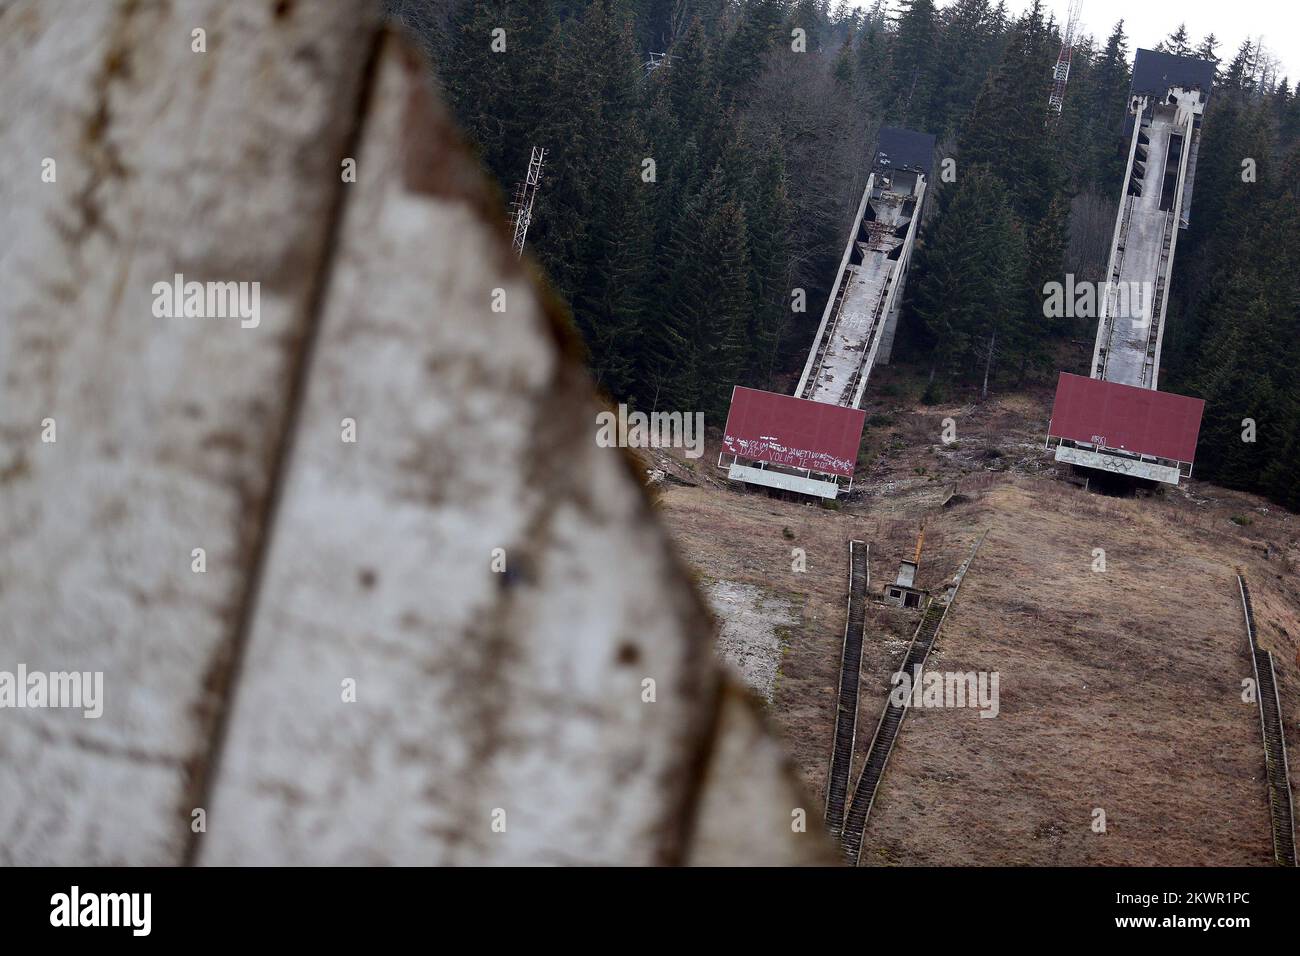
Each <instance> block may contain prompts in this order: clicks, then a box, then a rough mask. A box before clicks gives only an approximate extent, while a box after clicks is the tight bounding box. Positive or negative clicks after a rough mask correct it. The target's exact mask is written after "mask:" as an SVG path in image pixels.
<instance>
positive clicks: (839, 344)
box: [795, 127, 934, 408]
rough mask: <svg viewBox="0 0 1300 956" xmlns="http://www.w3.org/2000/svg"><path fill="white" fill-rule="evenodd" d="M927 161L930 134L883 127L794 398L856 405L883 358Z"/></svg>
mask: <svg viewBox="0 0 1300 956" xmlns="http://www.w3.org/2000/svg"><path fill="white" fill-rule="evenodd" d="M933 163H934V137H933V136H931V135H930V134H928V133H914V132H912V131H911V130H906V129H895V128H892V127H885V128H884V129H882V130H881V131H880V146H879V149H878V150H877V151H876V156H875V160H874V162H873V163H872V166H871V175H870V177H869V178H868V179H867V188H866V189H865V190H863V193H862V201H861V202H860V203H859V204H858V215H857V218H856V219H855V220H854V222H855V223H856V225H855V227H854V231H853V233H852V234H851V235H850V236H849V241H848V245H847V246H845V249H844V255H843V257H842V258H841V259H840V272H839V276H838V277H837V278H836V280H835V287H834V288H833V289H832V290H831V295H830V298H829V299H827V300H826V309H825V311H824V312H823V313H822V321H821V325H820V326H819V327H818V329H817V338H816V339H815V340H814V341H813V347H812V350H811V351H810V352H809V353H808V361H807V363H805V365H804V370H803V376H802V377H801V378H800V379H799V385H798V387H797V388H796V389H795V395H796V396H798V397H799V398H806V399H809V400H811V401H814V402H831V403H833V404H835V405H844V406H846V407H849V408H857V407H858V406H859V405H860V404H861V403H862V392H863V389H865V388H866V385H867V379H868V377H869V376H870V375H871V369H872V368H873V367H874V365H875V363H876V362H880V363H882V364H884V363H886V362H888V361H889V354H890V352H891V351H892V350H893V345H894V331H895V329H896V328H897V326H898V305H899V301H900V299H901V296H902V291H903V283H904V282H905V281H906V278H907V267H908V264H909V262H910V260H911V256H912V245H913V243H914V242H915V239H916V229H917V224H918V223H919V222H920V218H921V203H922V202H923V200H924V199H925V192H926V187H927V185H928V183H929V178H930V173H931V169H932V167H933Z"/></svg>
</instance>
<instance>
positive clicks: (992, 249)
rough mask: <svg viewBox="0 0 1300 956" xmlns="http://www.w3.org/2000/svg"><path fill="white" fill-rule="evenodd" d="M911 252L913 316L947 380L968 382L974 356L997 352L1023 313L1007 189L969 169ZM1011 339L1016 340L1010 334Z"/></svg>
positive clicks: (1017, 242) (975, 370) (982, 172)
mask: <svg viewBox="0 0 1300 956" xmlns="http://www.w3.org/2000/svg"><path fill="white" fill-rule="evenodd" d="M946 192H947V193H948V195H947V197H945V200H946V201H945V203H944V208H942V209H941V210H940V212H939V214H938V215H937V216H936V218H935V220H934V226H933V228H932V229H930V230H928V232H929V233H930V234H929V235H927V238H926V242H925V244H924V246H923V247H922V248H921V250H920V251H919V252H918V253H917V258H918V262H917V273H918V275H919V281H918V282H917V285H916V292H915V295H914V301H913V311H914V313H915V315H916V317H917V319H919V321H920V323H921V325H922V328H923V330H924V333H925V339H926V340H927V341H928V343H929V344H930V345H931V347H932V349H933V360H934V363H935V365H936V366H937V368H938V369H940V370H941V371H943V372H944V373H945V374H947V375H960V376H962V377H964V378H966V379H967V380H973V379H974V378H975V377H976V376H977V375H978V374H981V373H982V371H983V368H982V366H979V367H977V363H976V358H977V353H979V352H980V351H982V350H985V349H988V348H989V347H990V342H991V341H992V342H993V345H992V347H993V348H996V342H995V340H996V338H997V337H999V334H1000V336H1001V338H1002V339H1003V341H1004V342H1005V341H1006V339H1007V337H1008V335H1009V334H1011V333H1012V332H1013V328H1014V326H1013V321H1012V320H1013V318H1014V317H1015V316H1016V315H1017V314H1022V313H1023V302H1022V297H1021V296H1020V295H1019V294H1018V290H1019V289H1020V288H1021V283H1022V272H1021V270H1022V268H1023V266H1022V251H1021V250H1022V246H1021V240H1020V237H1019V235H1018V234H1017V231H1016V227H1015V224H1014V220H1013V217H1012V215H1011V211H1010V209H1009V207H1008V203H1007V195H1006V189H1005V188H1004V187H1003V185H1002V183H1001V182H1000V181H999V180H998V178H997V177H996V176H994V175H993V174H992V173H990V172H989V171H988V170H986V169H983V168H980V167H976V168H974V169H967V170H966V172H965V174H964V175H963V176H962V178H961V179H960V180H959V182H958V183H957V184H956V185H955V186H953V187H950V188H949V189H948V190H947V191H946ZM1013 337H1014V336H1013Z"/></svg>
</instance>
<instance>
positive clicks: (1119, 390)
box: [1047, 372, 1205, 462]
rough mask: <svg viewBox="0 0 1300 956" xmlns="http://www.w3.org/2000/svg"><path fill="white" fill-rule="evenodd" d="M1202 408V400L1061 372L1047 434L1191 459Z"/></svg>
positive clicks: (1194, 456) (1192, 458)
mask: <svg viewBox="0 0 1300 956" xmlns="http://www.w3.org/2000/svg"><path fill="white" fill-rule="evenodd" d="M1204 411H1205V402H1204V401H1202V400H1201V399H1199V398H1188V397H1187V396H1185V395H1174V394H1173V393H1171V392H1157V391H1154V390H1152V389H1149V388H1136V387H1134V386H1132V385H1118V384H1116V383H1114V382H1103V381H1102V380H1101V379H1096V378H1084V377H1083V376H1082V375H1071V374H1069V373H1068V372H1062V373H1061V377H1060V379H1058V381H1057V383H1056V403H1055V404H1054V405H1053V406H1052V423H1051V424H1050V425H1049V426H1048V429H1047V433H1048V434H1049V435H1051V436H1053V437H1056V438H1069V439H1073V440H1074V441H1084V442H1091V443H1093V444H1096V445H1105V446H1106V447H1108V448H1121V449H1123V450H1125V451H1132V452H1138V453H1141V454H1144V455H1155V456H1157V457H1160V458H1171V459H1173V460H1175V461H1185V462H1191V461H1193V460H1194V459H1195V458H1196V436H1197V435H1198V434H1200V431H1201V414H1202V413H1203V412H1204Z"/></svg>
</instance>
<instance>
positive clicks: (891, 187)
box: [718, 127, 935, 498]
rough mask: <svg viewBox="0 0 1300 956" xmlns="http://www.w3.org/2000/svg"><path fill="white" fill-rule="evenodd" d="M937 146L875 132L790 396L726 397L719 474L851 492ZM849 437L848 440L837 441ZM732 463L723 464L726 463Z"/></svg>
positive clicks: (899, 133)
mask: <svg viewBox="0 0 1300 956" xmlns="http://www.w3.org/2000/svg"><path fill="white" fill-rule="evenodd" d="M934 144H935V139H934V137H933V136H931V135H930V134H929V133H918V132H915V131H913V130H907V129H897V128H894V127H884V128H882V129H881V131H880V137H879V140H878V145H877V149H876V152H875V155H874V158H873V160H872V164H871V172H870V175H869V176H868V177H867V185H866V188H865V189H863V191H862V199H861V201H860V202H859V203H858V208H857V214H856V215H855V216H854V219H853V227H852V231H851V232H850V234H849V240H848V243H847V244H846V245H845V247H844V254H843V255H842V256H841V257H840V265H839V270H838V272H837V273H836V277H835V284H834V286H833V287H832V289H831V292H830V295H829V296H828V297H827V300H826V308H825V309H824V310H823V311H822V319H821V324H820V325H819V326H818V327H817V335H816V336H815V338H814V339H813V344H812V348H811V349H810V350H809V352H808V360H807V361H806V362H805V363H804V369H803V374H802V375H801V376H800V378H799V384H798V385H797V386H796V387H795V390H794V395H793V396H775V395H772V394H771V393H766V392H757V391H755V390H754V389H742V388H739V387H737V388H736V389H735V390H734V391H733V393H732V406H731V411H730V413H729V414H728V416H727V426H726V429H725V431H724V436H723V450H722V453H721V454H720V455H719V456H718V467H719V468H726V469H727V477H728V478H730V479H731V480H733V481H743V482H747V483H749V484H755V485H764V486H767V487H769V488H780V489H783V490H786V491H796V492H799V493H801V494H807V495H816V496H818V497H822V498H835V497H837V496H838V495H839V493H840V491H841V490H846V489H848V488H851V487H852V484H853V465H854V463H855V462H856V460H857V448H858V444H859V442H860V441H861V438H862V416H861V413H860V412H858V411H857V410H858V408H859V406H860V405H861V404H862V393H863V391H864V390H865V389H866V387H867V380H868V379H869V378H870V377H871V370H872V368H873V367H874V366H875V364H876V363H877V362H882V363H883V362H888V361H889V355H890V352H891V351H892V349H893V343H894V333H895V330H896V328H897V325H898V308H899V303H900V301H901V297H902V291H903V285H904V283H905V281H906V279H907V268H908V265H909V263H910V261H911V256H912V247H913V245H914V244H915V242H916V231H917V228H918V225H919V223H920V220H921V209H922V206H923V203H924V201H925V194H926V189H927V186H928V184H929V180H930V175H931V171H932V169H933V167H934ZM764 396H767V398H766V399H765V398H764ZM778 398H779V399H782V400H781V401H777V399H778ZM828 406H829V407H834V408H838V409H839V410H840V411H839V412H831V411H830V408H828ZM764 409H768V410H770V414H769V413H767V412H765V411H764ZM850 413H852V414H850ZM855 429H856V431H855ZM832 433H833V434H834V435H835V436H837V440H836V442H835V448H834V449H831V448H829V447H822V446H821V445H819V444H818V441H819V438H818V436H819V435H821V436H825V435H830V434H832ZM846 436H847V438H848V440H847V441H845V440H838V439H841V438H844V437H846ZM728 454H730V455H731V456H732V460H731V462H730V463H729V464H727V463H724V458H725V457H726V455H728ZM819 462H820V463H822V464H821V465H819ZM826 463H833V465H834V466H833V467H830V466H828V465H827V464H826ZM814 476H815V477H814ZM845 481H847V484H844V483H843V482H845Z"/></svg>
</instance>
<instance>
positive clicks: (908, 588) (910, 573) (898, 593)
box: [885, 561, 929, 608]
mask: <svg viewBox="0 0 1300 956" xmlns="http://www.w3.org/2000/svg"><path fill="white" fill-rule="evenodd" d="M915 581H916V562H915V561H904V562H902V563H901V564H900V565H899V566H898V577H897V579H895V581H894V583H893V584H886V585H885V603H886V604H890V605H893V606H894V607H911V608H920V607H921V605H922V604H923V603H924V599H925V597H926V595H927V594H928V593H929V592H927V591H924V590H922V589H921V588H918V587H913V583H914V582H915Z"/></svg>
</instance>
